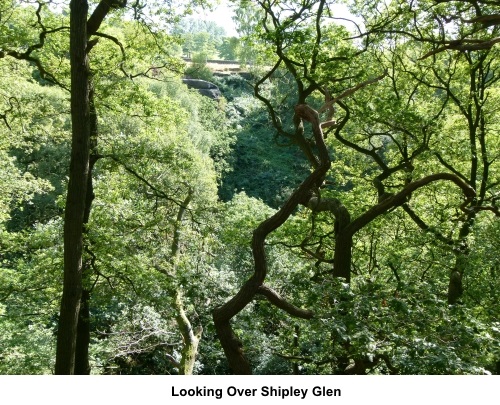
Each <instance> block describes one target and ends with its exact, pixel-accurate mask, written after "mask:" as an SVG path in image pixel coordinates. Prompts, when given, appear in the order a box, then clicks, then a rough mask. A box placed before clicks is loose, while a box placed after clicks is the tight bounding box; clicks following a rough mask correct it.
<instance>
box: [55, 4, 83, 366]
mask: <svg viewBox="0 0 500 405" xmlns="http://www.w3.org/2000/svg"><path fill="white" fill-rule="evenodd" d="M70 10H71V15H70V61H71V123H72V139H71V161H70V170H69V183H68V193H67V198H66V209H65V214H64V280H63V294H62V299H61V310H60V316H59V329H58V334H57V348H56V364H55V373H56V374H73V373H74V367H75V347H76V336H77V323H78V313H79V310H80V298H81V294H82V249H83V217H84V211H85V197H86V190H87V177H88V171H89V147H90V146H89V139H90V120H89V66H88V60H87V54H86V47H87V12H88V3H87V0H72V1H71V4H70Z"/></svg>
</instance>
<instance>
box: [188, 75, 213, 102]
mask: <svg viewBox="0 0 500 405" xmlns="http://www.w3.org/2000/svg"><path fill="white" fill-rule="evenodd" d="M182 82H183V83H184V84H185V85H187V86H188V88H189V89H196V90H198V92H199V93H200V94H202V95H204V96H207V97H210V98H212V99H214V100H215V99H218V98H219V97H220V96H221V92H220V90H219V88H218V87H217V86H216V85H215V84H213V83H210V82H207V81H206V80H200V79H182Z"/></svg>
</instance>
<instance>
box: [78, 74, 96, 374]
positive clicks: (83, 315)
mask: <svg viewBox="0 0 500 405" xmlns="http://www.w3.org/2000/svg"><path fill="white" fill-rule="evenodd" d="M89 85H90V91H89V108H90V152H89V153H90V157H89V173H88V176H87V192H86V195H85V211H84V214H83V226H84V229H83V236H84V237H85V235H86V233H87V224H88V223H89V219H90V211H91V209H92V202H93V201H94V197H95V195H94V183H93V179H92V171H93V169H94V165H95V163H96V162H97V160H98V159H99V157H98V154H97V134H98V130H97V112H96V109H95V105H94V91H93V86H92V83H91V82H89ZM83 243H84V246H86V249H88V241H84V242H83ZM93 260H94V258H93V257H92V258H89V259H87V260H85V261H84V262H83V266H82V280H85V278H86V277H88V276H89V275H90V272H91V266H92V261H93ZM90 295H91V291H90V289H88V288H85V287H83V289H82V296H81V299H80V315H79V316H78V327H77V329H76V332H77V337H76V355H75V374H80V375H82V374H83V375H88V374H90V362H89V345H90Z"/></svg>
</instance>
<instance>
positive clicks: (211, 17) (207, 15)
mask: <svg viewBox="0 0 500 405" xmlns="http://www.w3.org/2000/svg"><path fill="white" fill-rule="evenodd" d="M233 15H234V12H233V11H232V10H231V8H229V7H228V6H227V5H223V4H221V5H219V6H217V8H216V9H215V10H214V11H212V12H208V11H204V10H200V13H199V14H198V16H199V18H200V19H202V20H208V21H214V22H215V23H217V25H219V26H221V27H223V28H224V29H225V30H226V35H227V36H230V37H231V36H237V35H238V34H237V32H236V28H235V25H234V22H233V20H232V16H233Z"/></svg>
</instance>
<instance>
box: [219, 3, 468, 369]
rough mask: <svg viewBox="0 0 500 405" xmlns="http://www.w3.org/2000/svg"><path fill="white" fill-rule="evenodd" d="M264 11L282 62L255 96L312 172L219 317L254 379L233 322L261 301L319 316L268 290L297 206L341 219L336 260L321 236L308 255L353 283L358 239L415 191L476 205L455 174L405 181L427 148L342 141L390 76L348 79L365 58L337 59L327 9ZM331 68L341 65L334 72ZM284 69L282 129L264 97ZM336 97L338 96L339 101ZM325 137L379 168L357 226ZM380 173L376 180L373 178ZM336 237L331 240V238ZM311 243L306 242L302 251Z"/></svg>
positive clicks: (342, 54) (263, 229)
mask: <svg viewBox="0 0 500 405" xmlns="http://www.w3.org/2000/svg"><path fill="white" fill-rule="evenodd" d="M259 4H260V6H261V7H262V8H263V10H264V11H265V17H264V18H263V20H262V23H261V25H262V27H264V29H265V31H266V36H265V38H266V40H267V41H269V43H270V44H271V46H273V48H274V52H275V53H276V58H277V61H276V62H275V64H274V67H273V68H272V69H271V70H270V71H269V72H268V73H267V74H266V75H265V76H264V77H263V78H262V79H261V80H259V81H257V83H256V85H255V94H256V96H257V97H258V98H259V99H260V100H261V101H262V102H263V103H265V105H266V106H267V107H268V111H269V116H270V119H271V121H272V123H273V125H274V127H275V129H276V130H277V132H278V134H279V136H281V137H283V138H287V139H289V140H291V142H292V143H293V144H296V145H298V146H299V147H300V148H301V150H302V151H303V153H304V154H305V155H306V156H307V157H308V159H309V161H310V163H311V166H312V170H313V171H312V173H311V174H310V176H308V178H307V179H306V180H304V182H303V183H302V184H301V185H300V186H299V187H298V188H297V189H296V190H295V191H294V193H293V194H292V195H291V196H290V198H289V199H288V200H287V201H286V202H285V204H284V205H283V206H282V207H281V208H280V210H278V212H277V213H276V214H275V215H273V216H271V217H269V218H268V219H267V220H266V221H264V222H262V223H261V224H260V225H259V226H258V227H257V228H256V229H255V231H254V234H253V240H252V251H253V256H254V262H255V273H254V275H253V276H252V277H251V278H250V279H249V280H248V281H247V282H246V283H245V284H244V285H243V287H242V288H241V289H240V291H239V292H238V293H237V294H236V295H235V296H234V297H233V298H232V299H230V300H229V301H228V302H227V303H225V304H224V305H222V306H221V307H219V308H216V309H215V311H214V322H215V325H216V328H217V331H218V335H219V338H220V340H221V344H222V346H223V348H224V350H225V353H226V356H227V357H228V360H229V363H230V366H231V368H232V369H233V371H234V372H236V373H249V372H250V371H251V369H250V366H249V364H248V361H247V360H246V359H245V357H244V355H243V353H242V350H241V343H240V342H239V340H238V339H237V337H236V336H235V335H234V333H233V332H232V329H231V326H230V320H231V318H232V317H234V315H236V314H237V313H239V312H240V311H241V310H242V309H243V308H244V307H245V306H246V305H247V304H248V303H249V302H250V301H252V300H253V299H254V297H255V295H256V294H262V295H264V296H266V298H267V299H268V300H269V301H271V302H272V303H273V304H275V305H276V306H278V307H280V308H282V309H284V310H285V311H287V312H289V313H290V314H292V315H294V316H299V317H304V318H310V317H312V316H313V313H312V312H310V311H305V310H300V309H298V308H296V307H294V306H289V305H287V304H286V303H285V301H283V300H282V299H281V298H280V297H279V296H277V295H276V294H274V293H273V292H272V290H269V288H268V287H266V286H265V285H264V280H265V278H266V275H267V263H266V254H265V250H264V244H265V240H266V238H267V236H268V235H269V234H270V233H271V232H272V231H274V230H276V229H277V228H279V227H280V226H282V225H283V224H284V223H285V222H286V221H287V220H288V218H289V217H290V216H291V214H292V213H293V211H294V210H296V208H297V207H298V206H299V205H303V206H305V207H307V208H308V209H310V210H311V212H312V214H313V215H318V214H319V213H321V212H329V213H330V214H331V215H333V217H334V218H335V222H334V232H333V233H332V232H331V231H330V235H332V236H333V242H334V249H333V252H332V253H333V258H331V259H330V258H329V257H328V256H327V255H326V254H325V253H327V250H326V249H327V247H326V246H324V245H323V243H324V242H325V241H326V238H325V236H322V237H321V238H320V242H319V244H317V245H316V253H315V254H313V253H312V252H311V251H310V250H309V252H311V255H314V257H315V258H316V259H318V260H319V261H320V262H328V263H332V264H333V268H332V276H333V277H340V278H343V279H345V281H346V282H347V283H349V282H350V281H351V271H352V270H351V269H352V250H353V237H354V236H355V235H356V234H357V233H359V232H360V231H361V230H362V229H363V228H365V227H367V226H368V225H370V224H371V223H372V222H373V221H375V220H377V219H378V218H379V217H380V216H382V215H384V214H387V213H388V212H390V211H392V210H394V209H396V208H398V207H401V206H405V205H406V204H407V202H408V201H409V199H410V198H411V196H412V195H413V194H416V193H417V191H419V190H420V189H422V188H426V187H428V186H430V185H433V183H435V182H442V181H444V182H449V183H450V184H454V186H456V187H457V188H458V190H459V191H460V192H461V193H462V194H463V196H464V197H465V202H463V203H462V204H461V207H462V209H463V210H464V211H467V208H466V207H467V206H469V205H470V204H473V201H474V200H475V198H476V192H475V190H474V188H473V187H471V185H470V184H468V183H467V182H466V181H464V179H463V178H462V177H461V176H460V175H458V174H457V173H455V172H452V173H446V172H434V173H432V172H431V173H427V174H424V176H423V177H420V178H417V179H415V178H414V177H413V176H411V177H408V176H405V174H406V173H412V174H413V173H414V170H415V164H416V158H417V157H418V156H419V155H420V154H421V153H422V152H423V150H424V149H422V148H418V147H417V148H416V149H414V150H413V151H412V152H411V154H409V152H408V149H406V148H403V149H400V153H401V156H398V157H395V158H392V157H391V159H390V160H389V159H388V157H389V155H388V154H387V152H384V150H385V147H384V146H387V147H388V148H389V147H391V146H392V145H391V144H390V143H388V144H386V145H384V143H382V144H379V143H378V142H377V143H374V142H375V141H374V138H375V137H376V136H378V133H377V132H375V133H374V134H373V135H371V134H368V135H367V137H366V138H365V139H366V141H365V140H363V139H362V138H360V141H358V140H356V138H355V137H353V136H352V135H351V134H349V133H348V132H346V135H344V134H343V130H344V128H347V124H348V121H349V119H350V116H351V107H350V106H349V103H348V102H347V100H348V97H355V95H356V94H357V92H360V93H361V92H362V90H363V89H364V88H365V87H367V86H369V85H372V84H374V83H377V82H379V81H381V80H382V79H384V78H385V77H386V76H387V75H388V72H385V73H383V74H382V75H378V76H375V77H373V76H372V77H371V78H368V79H365V80H364V81H362V80H360V79H361V78H362V77H363V76H365V77H366V72H365V71H363V69H360V70H358V71H354V72H353V71H352V68H351V69H350V74H349V75H347V74H345V73H344V71H343V69H345V68H344V64H345V63H347V62H348V61H351V63H350V66H352V60H353V59H354V58H355V57H357V58H359V59H360V56H359V55H360V54H361V53H362V52H363V51H364V49H363V48H359V49H356V48H350V49H349V48H348V47H346V48H344V49H342V50H339V49H338V48H337V55H335V54H334V55H332V54H331V51H332V48H333V46H334V44H335V41H336V37H335V33H336V32H335V28H333V29H332V28H330V27H327V26H326V25H325V24H324V22H323V19H324V18H325V17H326V16H328V15H329V14H328V13H327V11H329V8H328V7H329V4H328V3H327V2H325V1H318V2H307V4H302V3H301V4H300V5H299V4H289V5H284V4H280V5H274V4H271V3H270V2H266V1H263V2H259ZM285 9H288V10H290V9H292V10H294V13H291V14H289V13H285V12H284V10H285ZM308 19H310V20H311V22H310V23H309V24H308V23H307V21H308ZM337 30H338V28H337ZM332 34H333V35H332ZM337 35H338V34H337ZM299 44H300V45H299ZM368 45H369V43H368V42H365V44H364V46H365V49H366V47H367V46H368ZM333 63H335V66H334V65H333ZM281 64H283V65H284V66H285V67H286V69H287V72H288V73H289V74H290V75H291V76H292V77H293V79H294V80H295V83H296V100H297V101H296V107H295V114H294V116H293V117H290V116H289V117H290V118H293V126H291V125H289V124H284V122H285V121H284V119H282V118H281V117H280V115H282V114H283V112H282V110H280V106H279V105H277V104H276V103H275V102H274V100H273V99H272V98H270V97H269V96H267V95H264V94H262V93H261V91H260V86H261V85H262V83H264V81H265V80H268V79H269V78H271V77H272V75H273V74H275V72H277V71H278V68H279V66H280V65H281ZM361 65H363V64H361ZM343 74H344V75H343ZM352 81H355V84H354V85H351V86H349V85H348V83H349V82H352ZM356 81H357V83H356ZM344 83H346V84H347V86H346V84H344ZM332 84H333V86H335V87H334V88H337V89H339V88H340V89H339V90H340V91H339V90H336V91H332V90H331V87H329V86H332ZM342 85H343V88H342V87H341V86H342ZM315 93H316V94H317V93H320V94H322V95H323V97H324V103H323V106H321V107H319V108H316V109H314V108H312V107H311V106H310V105H309V104H308V103H311V102H312V103H314V101H313V97H314V95H315ZM335 93H336V95H333V94H335ZM309 100H310V101H309ZM316 100H317V99H316ZM335 104H336V105H337V106H338V107H340V109H341V110H342V111H343V113H344V114H343V116H342V118H341V119H338V120H334V119H333V113H334V105H335ZM320 113H325V115H326V117H325V118H323V119H320ZM304 122H309V123H310V124H311V128H312V133H313V138H312V142H311V141H308V139H307V138H306V136H305V133H306V132H305V125H304ZM289 128H290V129H292V128H293V131H290V130H289ZM323 131H327V132H328V133H333V136H334V138H335V140H336V141H337V142H338V143H339V145H341V146H343V147H344V148H346V149H347V150H351V151H352V152H353V154H354V155H356V154H357V155H358V156H360V157H363V158H364V159H369V160H371V161H372V162H374V164H375V166H374V168H373V169H372V170H373V171H372V172H371V173H370V175H371V176H373V185H374V188H375V190H376V192H377V195H378V198H377V200H378V201H376V202H375V203H371V204H370V206H369V207H368V208H363V209H360V207H356V213H357V216H356V217H355V218H353V219H351V218H352V214H351V212H350V210H349V209H348V208H347V206H346V205H344V204H343V203H342V201H341V199H340V198H337V197H332V196H331V192H329V190H328V187H326V188H325V187H324V183H325V180H327V175H328V172H329V170H330V166H331V163H330V162H331V158H330V157H329V151H328V149H327V147H326V145H325V144H324V141H323V139H324V138H325V136H324V133H323ZM387 136H389V137H391V139H393V140H394V142H395V143H396V144H397V142H398V141H397V140H396V138H395V135H391V133H390V132H388V135H387ZM424 136H425V134H424ZM424 143H425V138H424ZM377 172H378V174H375V173H377ZM423 173H425V171H424V172H423ZM401 176H403V178H406V181H403V183H402V184H401V185H398V186H396V185H395V184H394V180H396V179H398V178H400V177H401ZM389 182H391V188H395V191H393V192H392V193H388V192H386V188H387V187H388V185H386V184H387V183H389ZM335 194H336V195H340V196H341V195H342V194H341V193H340V194H339V193H338V192H335V193H334V195H335ZM458 205H460V204H457V208H458ZM332 236H330V237H329V238H332ZM310 242H311V241H308V238H306V239H305V240H304V242H303V243H302V246H305V244H306V243H310ZM316 243H317V242H316ZM306 251H307V250H306ZM389 367H390V366H389ZM365 368H366V367H365Z"/></svg>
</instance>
